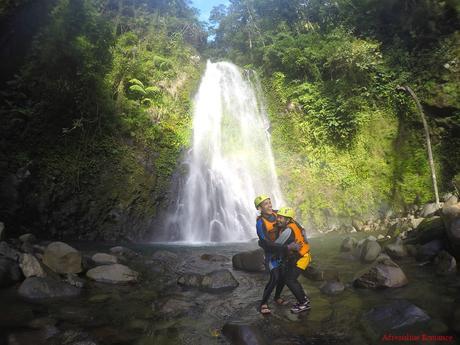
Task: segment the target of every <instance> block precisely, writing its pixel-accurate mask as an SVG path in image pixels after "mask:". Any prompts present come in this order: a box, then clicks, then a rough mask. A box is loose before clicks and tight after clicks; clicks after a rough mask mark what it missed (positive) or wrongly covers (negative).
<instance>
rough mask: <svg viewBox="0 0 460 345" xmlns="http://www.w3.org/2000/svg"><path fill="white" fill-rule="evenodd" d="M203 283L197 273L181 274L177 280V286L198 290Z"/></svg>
mask: <svg viewBox="0 0 460 345" xmlns="http://www.w3.org/2000/svg"><path fill="white" fill-rule="evenodd" d="M202 281H203V276H202V275H201V274H198V273H186V274H183V275H181V276H180V277H179V279H177V284H179V285H181V286H184V287H189V288H199V287H200V286H201V282H202Z"/></svg>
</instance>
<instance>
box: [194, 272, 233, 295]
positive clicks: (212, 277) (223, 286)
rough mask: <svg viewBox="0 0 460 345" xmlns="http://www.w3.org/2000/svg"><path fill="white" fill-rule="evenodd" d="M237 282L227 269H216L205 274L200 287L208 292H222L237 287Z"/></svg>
mask: <svg viewBox="0 0 460 345" xmlns="http://www.w3.org/2000/svg"><path fill="white" fill-rule="evenodd" d="M238 285H239V283H238V281H237V280H236V279H235V277H234V276H233V274H232V273H231V272H230V271H229V270H218V271H213V272H211V273H208V274H206V275H205V276H204V277H203V280H202V281H201V288H202V289H203V290H205V291H208V292H224V291H229V290H233V289H235V288H236V287H238Z"/></svg>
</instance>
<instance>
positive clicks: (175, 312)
mask: <svg viewBox="0 0 460 345" xmlns="http://www.w3.org/2000/svg"><path fill="white" fill-rule="evenodd" d="M194 307H196V304H195V302H193V301H185V300H182V299H169V300H168V301H166V302H165V303H164V304H163V305H162V306H161V307H160V313H161V314H162V315H164V316H166V317H178V316H180V315H183V314H185V313H188V312H189V311H190V310H191V309H192V308H194Z"/></svg>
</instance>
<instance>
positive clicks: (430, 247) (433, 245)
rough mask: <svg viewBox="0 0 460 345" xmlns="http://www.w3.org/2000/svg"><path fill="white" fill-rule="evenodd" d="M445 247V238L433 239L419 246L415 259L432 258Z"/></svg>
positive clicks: (425, 259)
mask: <svg viewBox="0 0 460 345" xmlns="http://www.w3.org/2000/svg"><path fill="white" fill-rule="evenodd" d="M443 249H445V242H444V241H443V240H433V241H431V242H428V243H425V244H424V245H423V246H420V247H418V249H417V255H416V257H415V259H416V260H417V261H428V260H432V259H434V257H435V256H436V255H438V253H439V252H440V251H441V250H443Z"/></svg>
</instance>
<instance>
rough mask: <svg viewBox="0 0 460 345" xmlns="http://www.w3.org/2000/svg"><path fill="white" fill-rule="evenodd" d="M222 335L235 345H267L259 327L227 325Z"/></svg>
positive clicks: (238, 324)
mask: <svg viewBox="0 0 460 345" xmlns="http://www.w3.org/2000/svg"><path fill="white" fill-rule="evenodd" d="M222 333H223V334H224V335H225V336H226V337H227V338H228V339H229V340H230V342H231V343H232V344H235V345H266V344H268V342H267V341H266V340H265V338H264V336H263V334H262V331H261V329H260V328H259V327H255V326H253V325H247V324H243V323H236V322H231V323H226V324H225V325H224V327H223V328H222Z"/></svg>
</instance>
